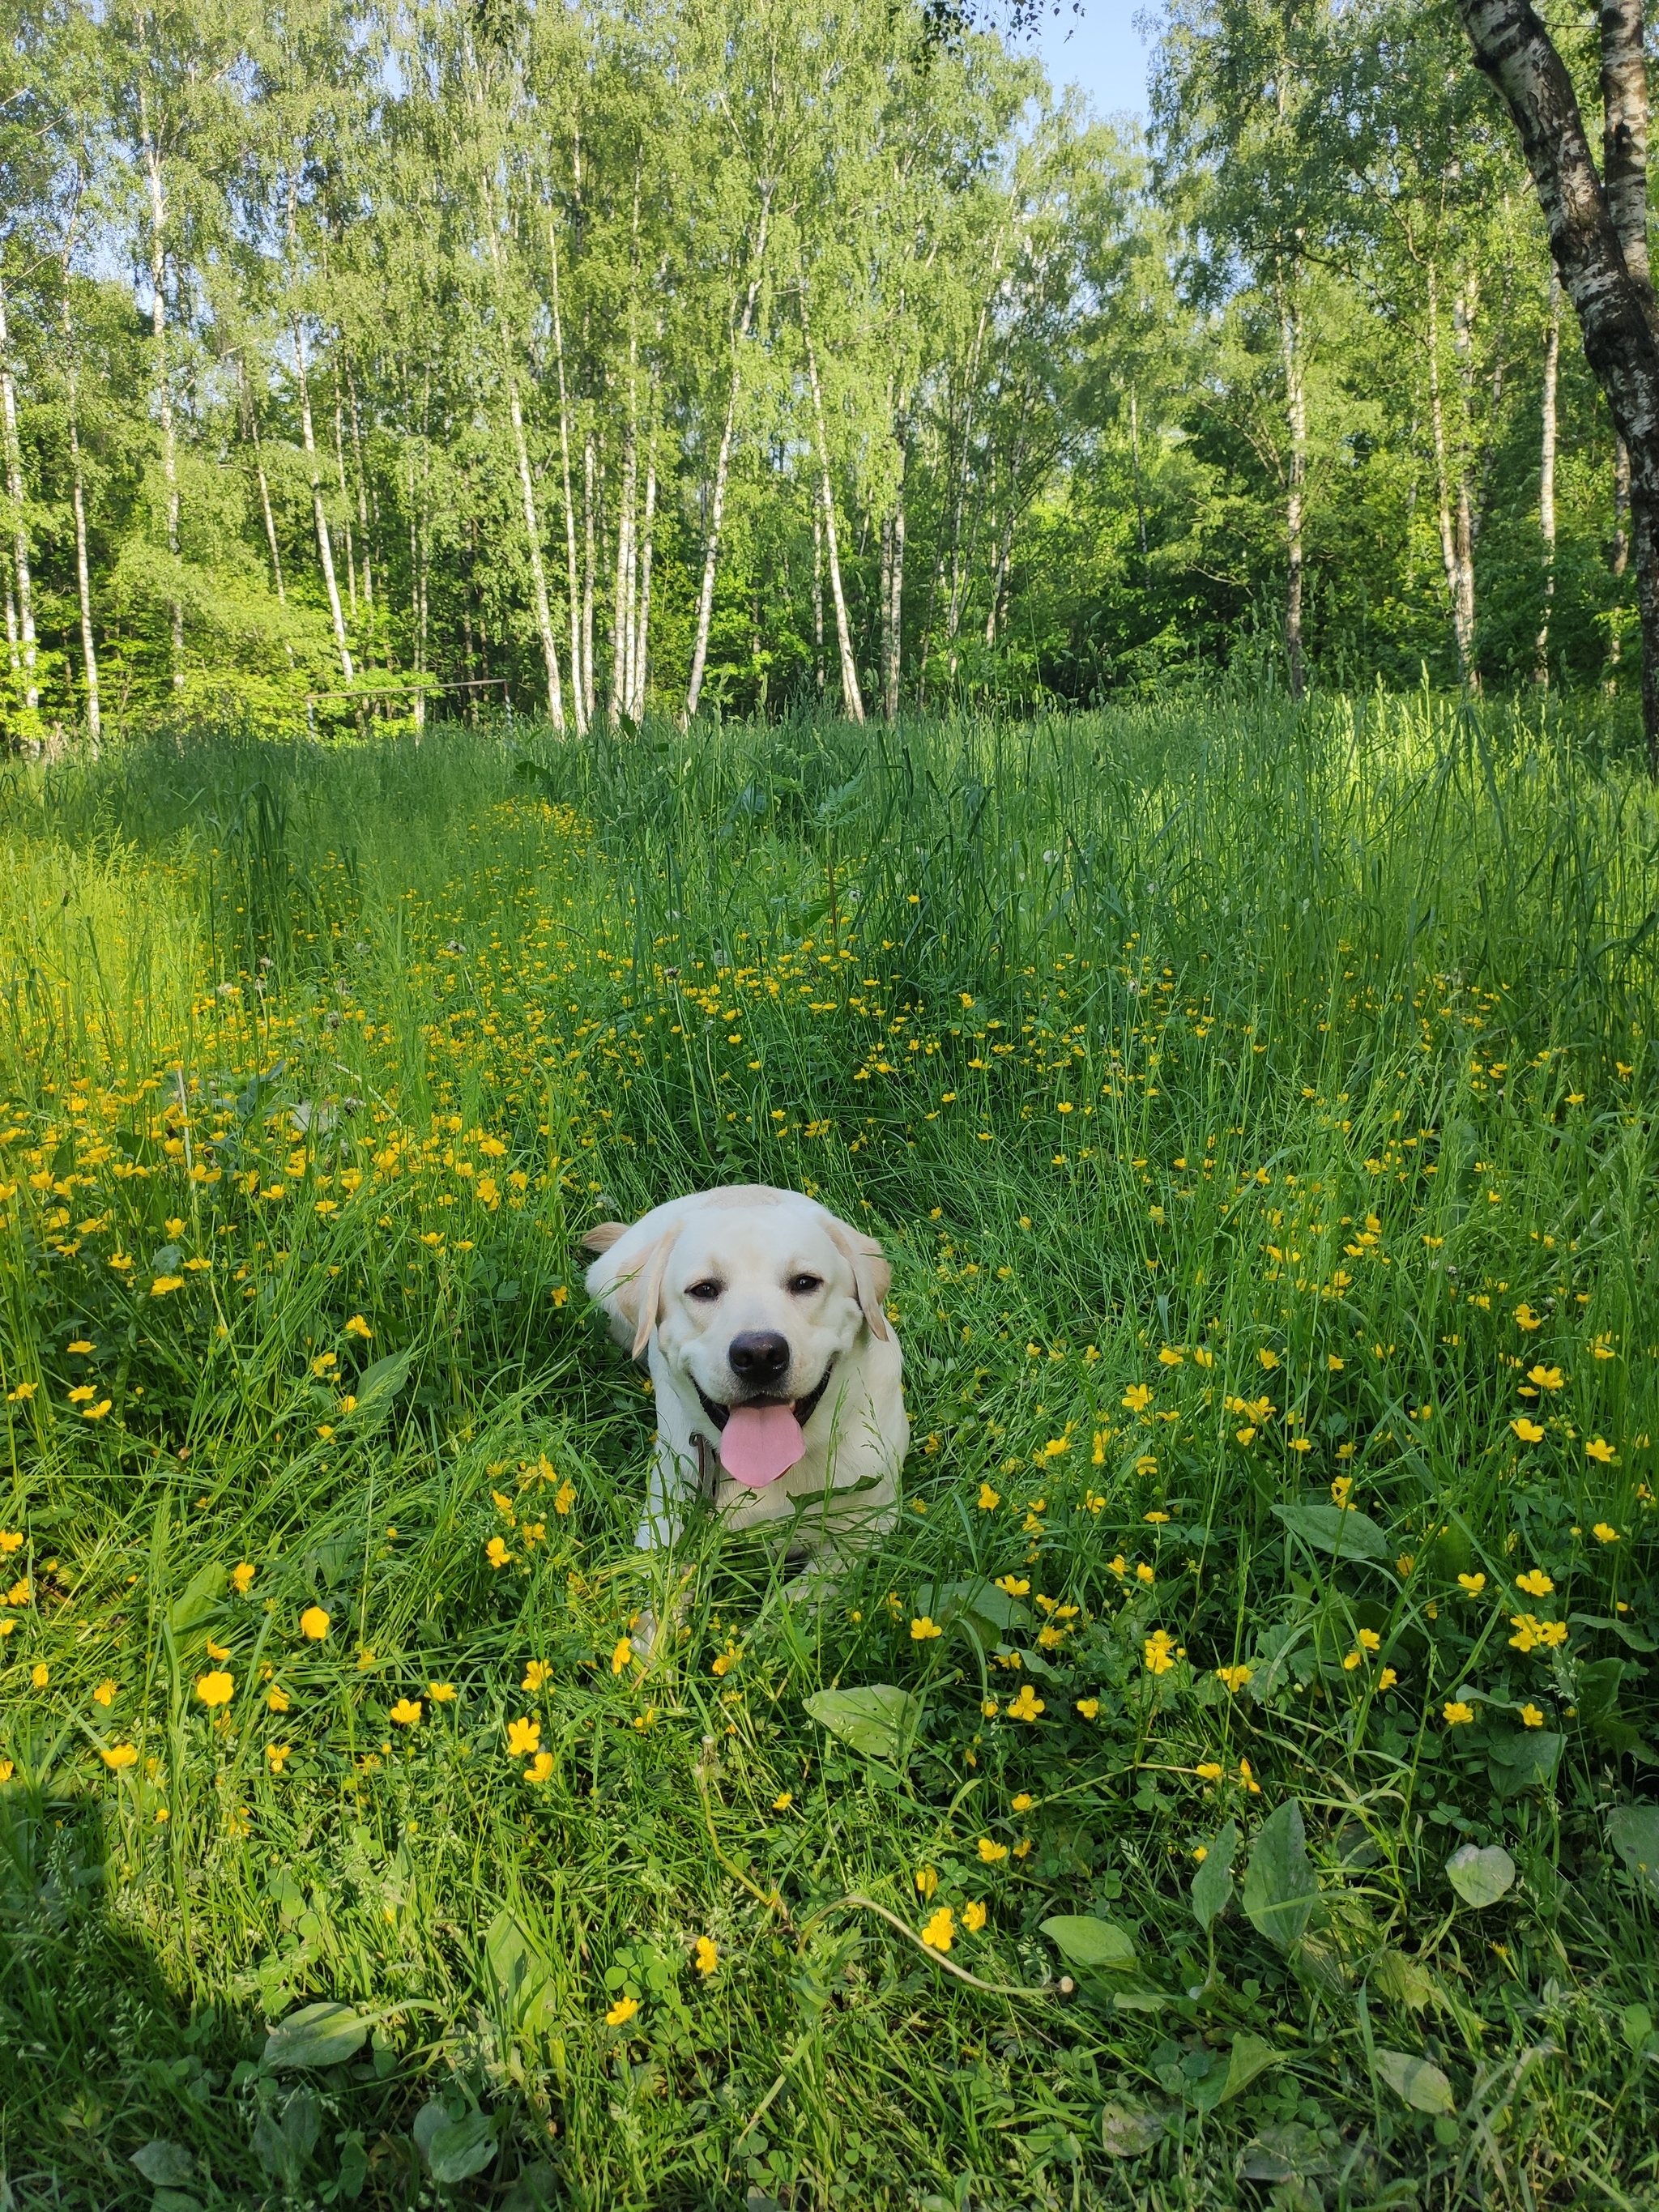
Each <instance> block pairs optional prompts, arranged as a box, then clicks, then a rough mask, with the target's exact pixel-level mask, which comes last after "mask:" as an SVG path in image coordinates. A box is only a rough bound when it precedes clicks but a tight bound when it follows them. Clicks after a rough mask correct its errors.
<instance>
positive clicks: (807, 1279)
mask: <svg viewBox="0 0 1659 2212" xmlns="http://www.w3.org/2000/svg"><path fill="white" fill-rule="evenodd" d="M789 1288H790V1290H791V1291H792V1292H793V1295H794V1296H795V1297H798V1298H810V1297H811V1295H812V1293H813V1291H821V1290H822V1289H823V1276H822V1275H791V1277H790V1278H789Z"/></svg>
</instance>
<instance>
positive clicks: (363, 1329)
mask: <svg viewBox="0 0 1659 2212" xmlns="http://www.w3.org/2000/svg"><path fill="white" fill-rule="evenodd" d="M344 1334H346V1335H347V1336H361V1337H362V1340H363V1342H364V1343H365V1344H367V1343H368V1340H369V1339H370V1338H371V1337H372V1336H373V1335H374V1330H373V1329H372V1328H370V1327H369V1325H368V1322H366V1321H365V1320H364V1319H363V1317H362V1315H361V1314H353V1315H352V1316H351V1319H350V1320H349V1322H347V1323H346V1325H345V1330H344Z"/></svg>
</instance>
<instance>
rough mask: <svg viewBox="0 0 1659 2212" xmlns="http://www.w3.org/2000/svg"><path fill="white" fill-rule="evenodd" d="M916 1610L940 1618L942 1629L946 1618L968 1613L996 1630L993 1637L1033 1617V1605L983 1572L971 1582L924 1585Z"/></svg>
mask: <svg viewBox="0 0 1659 2212" xmlns="http://www.w3.org/2000/svg"><path fill="white" fill-rule="evenodd" d="M916 1611H917V1612H918V1613H926V1614H927V1616H928V1618H929V1619H930V1620H936V1621H938V1623H939V1626H940V1627H941V1628H943V1627H944V1626H945V1624H946V1623H947V1621H949V1620H953V1619H958V1620H959V1619H961V1618H963V1617H964V1616H965V1617H966V1618H967V1619H969V1620H972V1621H973V1622H975V1624H977V1625H979V1626H981V1627H984V1628H989V1629H991V1630H993V1631H994V1638H993V1640H994V1639H995V1638H999V1637H1008V1636H1011V1635H1012V1633H1013V1632H1014V1631H1015V1629H1017V1628H1024V1627H1026V1626H1029V1624H1030V1619H1031V1608H1030V1606H1028V1605H1023V1604H1022V1603H1021V1602H1020V1601H1019V1599H1018V1598H1017V1597H1010V1596H1009V1595H1008V1593H1007V1591H1006V1589H998V1588H997V1586H996V1584H995V1583H994V1582H991V1581H989V1580H988V1579H987V1577H985V1576H983V1575H980V1576H976V1577H974V1579H973V1580H971V1581H969V1582H959V1583H926V1584H924V1586H923V1587H922V1588H921V1589H919V1590H918V1591H917V1592H916Z"/></svg>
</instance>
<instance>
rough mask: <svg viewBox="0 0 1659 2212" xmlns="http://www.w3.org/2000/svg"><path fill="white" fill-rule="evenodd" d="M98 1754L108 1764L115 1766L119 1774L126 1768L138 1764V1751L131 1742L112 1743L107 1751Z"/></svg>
mask: <svg viewBox="0 0 1659 2212" xmlns="http://www.w3.org/2000/svg"><path fill="white" fill-rule="evenodd" d="M98 1755H99V1757H100V1759H102V1760H103V1762H104V1764H105V1765H106V1766H110V1767H113V1768H114V1770H115V1771H116V1772H117V1773H118V1774H119V1773H120V1772H121V1771H123V1770H124V1769H125V1768H126V1767H129V1766H137V1764H138V1753H137V1750H136V1749H135V1748H134V1747H133V1746H132V1745H131V1744H130V1743H112V1744H111V1746H110V1747H109V1749H108V1750H107V1751H103V1752H100V1753H99V1754H98Z"/></svg>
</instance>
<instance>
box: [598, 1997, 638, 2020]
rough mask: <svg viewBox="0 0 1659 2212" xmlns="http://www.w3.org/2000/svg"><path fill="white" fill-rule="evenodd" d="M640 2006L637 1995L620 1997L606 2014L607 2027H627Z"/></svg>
mask: <svg viewBox="0 0 1659 2212" xmlns="http://www.w3.org/2000/svg"><path fill="white" fill-rule="evenodd" d="M639 2008H640V2001H639V1999H638V1998H637V1997H618V1998H617V2002H616V2003H615V2004H613V2005H612V2006H611V2009H610V2011H609V2012H608V2013H606V2015H605V2026H606V2027H627V2025H628V2023H629V2021H630V2020H632V2019H633V2017H634V2015H635V2013H636V2012H637V2011H638V2010H639Z"/></svg>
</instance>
